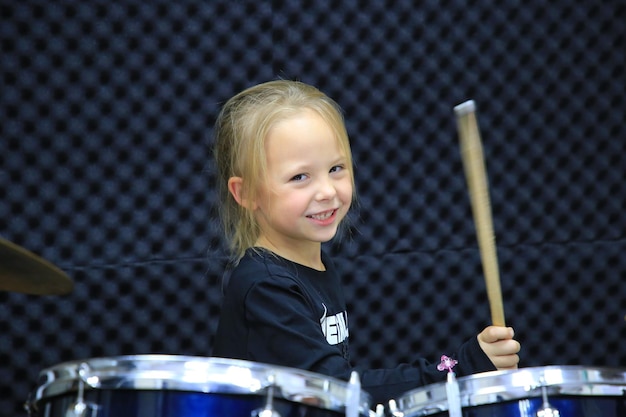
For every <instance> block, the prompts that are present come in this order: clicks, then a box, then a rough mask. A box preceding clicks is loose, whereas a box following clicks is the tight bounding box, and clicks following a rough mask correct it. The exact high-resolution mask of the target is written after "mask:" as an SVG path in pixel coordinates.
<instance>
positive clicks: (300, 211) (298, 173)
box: [256, 110, 353, 250]
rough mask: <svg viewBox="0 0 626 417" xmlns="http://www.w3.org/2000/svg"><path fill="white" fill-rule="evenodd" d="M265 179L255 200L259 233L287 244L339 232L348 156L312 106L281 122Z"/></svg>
mask: <svg viewBox="0 0 626 417" xmlns="http://www.w3.org/2000/svg"><path fill="white" fill-rule="evenodd" d="M265 151H266V154H267V181H266V182H265V183H264V186H263V187H262V188H261V193H260V198H259V200H258V201H257V204H256V217H257V220H258V222H259V224H260V226H261V237H260V239H263V240H266V241H269V242H271V243H272V246H275V247H277V248H280V247H281V246H282V247H284V248H287V249H291V250H293V249H296V247H297V248H300V249H301V248H302V246H301V245H309V244H314V245H315V246H313V247H316V248H319V244H320V243H321V242H326V241H328V240H330V239H332V238H333V236H335V233H336V232H337V227H338V226H339V223H340V222H341V220H342V219H343V218H344V217H345V215H346V213H347V212H348V209H349V208H350V203H351V201H352V191H353V190H352V178H351V175H350V167H349V166H347V164H348V159H347V158H346V155H345V154H344V153H343V152H342V151H341V148H340V147H339V144H338V140H337V139H336V138H335V135H334V132H333V130H332V129H331V128H330V126H329V125H328V124H327V123H326V122H325V121H324V120H323V119H322V118H321V117H320V116H319V115H318V114H317V113H315V112H314V111H311V110H304V111H303V112H302V113H300V114H298V115H296V116H294V117H292V118H289V119H287V120H283V121H281V122H279V123H277V124H276V125H275V126H274V127H273V128H272V129H271V130H270V132H269V135H268V137H267V140H266V144H265Z"/></svg>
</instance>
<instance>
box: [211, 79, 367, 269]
mask: <svg viewBox="0 0 626 417" xmlns="http://www.w3.org/2000/svg"><path fill="white" fill-rule="evenodd" d="M305 109H310V110H313V111H315V112H317V113H318V114H319V115H320V116H321V117H322V118H323V119H324V121H326V123H328V125H329V126H330V127H331V129H332V130H333V131H334V133H335V135H336V138H337V140H338V143H339V147H340V149H341V150H342V151H343V153H344V154H345V155H346V158H347V160H348V163H347V168H348V169H349V171H350V176H351V178H352V185H353V187H352V188H353V190H355V187H354V170H353V166H352V154H351V150H350V142H349V140H348V133H347V131H346V127H345V124H344V119H343V115H342V112H341V108H340V107H339V105H338V104H337V103H336V102H335V101H334V100H332V99H331V98H329V97H328V96H326V95H325V94H324V93H322V92H321V91H320V90H318V89H317V88H315V87H313V86H310V85H308V84H304V83H302V82H299V81H287V80H277V81H270V82H266V83H263V84H259V85H256V86H253V87H250V88H248V89H246V90H244V91H242V92H240V93H239V94H237V95H235V96H234V97H232V98H231V99H230V100H228V101H227V102H226V104H224V107H223V108H222V110H221V112H220V114H219V116H218V118H217V121H216V124H215V131H214V139H215V143H214V148H213V153H214V158H215V162H216V165H217V178H218V183H219V184H218V197H219V200H220V205H219V211H220V217H221V220H222V225H223V227H224V232H225V234H226V237H227V239H228V241H229V246H230V249H231V250H232V252H233V255H234V256H235V258H236V260H239V259H241V257H242V256H243V255H244V253H245V251H246V249H248V248H250V247H252V246H254V244H255V242H256V241H257V239H258V237H259V233H260V230H259V225H258V223H257V222H256V219H255V217H254V213H253V212H252V210H248V209H246V208H245V207H243V206H242V205H240V204H238V203H237V202H236V201H235V199H234V198H233V196H232V195H231V194H230V192H229V190H228V180H229V179H230V178H231V177H241V178H242V190H243V194H244V196H245V197H244V198H245V199H247V200H250V201H253V200H255V199H256V198H257V197H258V190H259V188H260V185H261V184H262V181H264V179H265V173H266V155H265V139H266V137H267V135H268V133H269V131H270V129H271V128H272V127H273V126H274V125H275V124H276V123H277V122H279V121H282V120H285V119H287V118H289V117H293V116H294V115H296V114H298V113H300V112H302V111H303V110H305ZM353 197H354V196H353Z"/></svg>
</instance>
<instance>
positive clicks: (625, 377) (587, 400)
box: [387, 366, 626, 417]
mask: <svg viewBox="0 0 626 417" xmlns="http://www.w3.org/2000/svg"><path fill="white" fill-rule="evenodd" d="M457 382H458V384H459V393H460V398H459V400H460V403H461V408H462V415H463V416H464V417H469V416H472V417H487V416H490V417H493V416H506V417H531V416H532V417H537V416H559V415H560V417H624V416H626V368H618V369H615V368H584V367H580V366H547V367H537V368H520V369H515V370H511V371H494V372H485V373H481V374H475V375H470V376H465V377H460V378H458V379H457ZM387 411H388V413H389V415H390V416H393V417H417V416H447V415H448V398H447V396H446V383H438V384H433V385H428V386H426V387H423V388H419V389H415V390H412V391H409V392H408V393H406V394H404V395H402V396H401V397H399V398H397V399H394V400H391V401H389V403H388V410H387ZM555 411H558V414H556V412H555Z"/></svg>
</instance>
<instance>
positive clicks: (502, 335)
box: [480, 326, 515, 343]
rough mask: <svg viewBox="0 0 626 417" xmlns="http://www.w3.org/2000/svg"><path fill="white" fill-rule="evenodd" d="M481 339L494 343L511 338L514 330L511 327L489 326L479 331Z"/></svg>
mask: <svg viewBox="0 0 626 417" xmlns="http://www.w3.org/2000/svg"><path fill="white" fill-rule="evenodd" d="M480 336H481V339H482V340H483V341H484V342H486V343H494V342H497V341H498V340H505V339H512V338H513V336H515V331H514V330H513V328H512V327H501V326H489V327H486V328H485V330H483V331H482V332H481V333H480Z"/></svg>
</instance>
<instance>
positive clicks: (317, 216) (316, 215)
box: [311, 210, 334, 220]
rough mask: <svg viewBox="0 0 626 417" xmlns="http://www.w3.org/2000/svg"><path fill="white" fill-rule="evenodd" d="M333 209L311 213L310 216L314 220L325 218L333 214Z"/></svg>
mask: <svg viewBox="0 0 626 417" xmlns="http://www.w3.org/2000/svg"><path fill="white" fill-rule="evenodd" d="M333 212H334V210H331V211H328V212H326V213H322V214H313V215H311V218H313V219H315V220H326V219H327V218H329V217H330V216H332V215H333Z"/></svg>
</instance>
